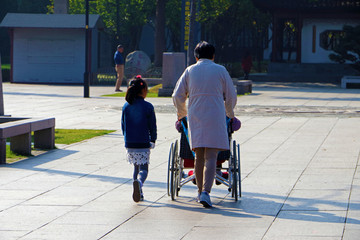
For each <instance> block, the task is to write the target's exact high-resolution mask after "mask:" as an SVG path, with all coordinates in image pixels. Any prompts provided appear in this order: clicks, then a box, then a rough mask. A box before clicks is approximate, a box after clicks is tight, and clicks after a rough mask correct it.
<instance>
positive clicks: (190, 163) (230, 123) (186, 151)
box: [175, 117, 241, 185]
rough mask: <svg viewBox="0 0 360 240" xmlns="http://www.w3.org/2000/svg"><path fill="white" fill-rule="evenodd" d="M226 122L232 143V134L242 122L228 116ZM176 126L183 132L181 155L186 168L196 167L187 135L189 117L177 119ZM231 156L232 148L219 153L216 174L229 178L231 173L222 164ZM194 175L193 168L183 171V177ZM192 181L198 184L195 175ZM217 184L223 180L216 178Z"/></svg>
mask: <svg viewBox="0 0 360 240" xmlns="http://www.w3.org/2000/svg"><path fill="white" fill-rule="evenodd" d="M226 123H227V130H228V134H229V143H230V139H231V134H232V133H233V132H234V131H237V130H239V129H240V127H241V122H240V120H239V119H237V118H236V117H235V118H234V119H233V120H231V119H230V118H229V117H226ZM175 128H176V130H177V131H178V132H179V133H180V134H181V136H180V152H179V156H180V157H181V158H182V159H183V161H184V162H183V163H184V168H194V161H195V157H194V152H193V151H191V149H190V145H189V140H188V135H187V129H188V126H187V118H186V117H184V118H183V119H181V121H177V122H176V123H175ZM229 158H230V150H226V151H221V152H219V153H218V156H217V162H216V174H217V175H218V176H220V177H222V178H224V179H228V178H229V173H228V172H227V171H221V170H222V164H223V163H224V162H225V161H227V160H229ZM193 175H194V170H193V169H192V170H190V171H189V172H188V174H185V173H183V177H186V176H188V177H189V176H193ZM192 183H193V184H195V185H196V179H195V177H194V178H193V179H192ZM215 184H216V185H220V184H221V182H220V181H218V180H216V179H215Z"/></svg>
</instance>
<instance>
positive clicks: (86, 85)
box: [84, 0, 90, 98]
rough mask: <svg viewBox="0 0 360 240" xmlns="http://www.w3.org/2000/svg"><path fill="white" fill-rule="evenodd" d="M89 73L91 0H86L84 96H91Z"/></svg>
mask: <svg viewBox="0 0 360 240" xmlns="http://www.w3.org/2000/svg"><path fill="white" fill-rule="evenodd" d="M89 77H90V73H89V0H85V73H84V98H88V97H90V94H89V85H90V79H89Z"/></svg>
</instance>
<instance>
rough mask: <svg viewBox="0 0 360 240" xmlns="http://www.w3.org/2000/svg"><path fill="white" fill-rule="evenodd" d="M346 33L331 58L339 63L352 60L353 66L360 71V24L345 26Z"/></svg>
mask: <svg viewBox="0 0 360 240" xmlns="http://www.w3.org/2000/svg"><path fill="white" fill-rule="evenodd" d="M343 31H344V35H343V37H342V38H340V41H339V44H338V45H337V46H335V48H334V49H333V50H334V52H335V53H332V54H330V55H329V58H330V59H331V60H332V61H334V62H338V63H346V62H347V61H349V62H351V66H352V67H353V68H354V69H355V70H357V71H358V72H359V73H360V25H358V26H355V27H353V26H348V25H345V26H344V27H343Z"/></svg>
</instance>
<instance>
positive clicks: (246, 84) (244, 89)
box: [236, 80, 252, 95]
mask: <svg viewBox="0 0 360 240" xmlns="http://www.w3.org/2000/svg"><path fill="white" fill-rule="evenodd" d="M236 92H237V94H238V95H244V94H247V93H252V81H251V80H240V81H237V82H236Z"/></svg>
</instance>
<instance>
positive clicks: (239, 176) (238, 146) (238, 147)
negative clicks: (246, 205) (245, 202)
mask: <svg viewBox="0 0 360 240" xmlns="http://www.w3.org/2000/svg"><path fill="white" fill-rule="evenodd" d="M237 170H238V171H237V175H238V181H239V196H240V197H241V168H240V144H238V145H237Z"/></svg>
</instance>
